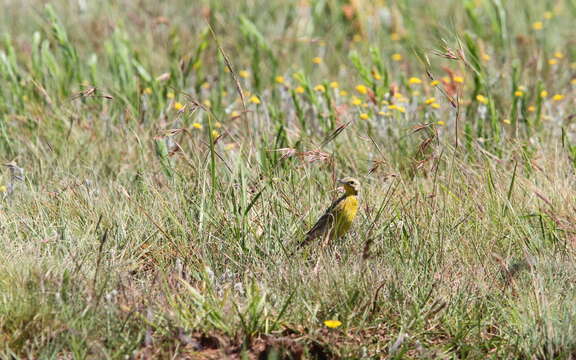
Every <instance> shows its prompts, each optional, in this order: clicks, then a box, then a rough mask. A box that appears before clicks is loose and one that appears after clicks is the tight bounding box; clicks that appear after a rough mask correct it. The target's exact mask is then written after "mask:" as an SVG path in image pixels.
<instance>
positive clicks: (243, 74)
mask: <svg viewBox="0 0 576 360" xmlns="http://www.w3.org/2000/svg"><path fill="white" fill-rule="evenodd" d="M238 76H240V77H241V78H244V79H246V78H248V76H250V73H249V72H248V71H246V70H240V71H238Z"/></svg>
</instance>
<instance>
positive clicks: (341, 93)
mask: <svg viewBox="0 0 576 360" xmlns="http://www.w3.org/2000/svg"><path fill="white" fill-rule="evenodd" d="M340 96H348V91H346V90H340Z"/></svg>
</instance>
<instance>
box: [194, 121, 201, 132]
mask: <svg viewBox="0 0 576 360" xmlns="http://www.w3.org/2000/svg"><path fill="white" fill-rule="evenodd" d="M192 127H193V128H194V129H199V130H202V124H199V123H194V124H192Z"/></svg>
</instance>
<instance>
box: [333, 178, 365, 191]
mask: <svg viewBox="0 0 576 360" xmlns="http://www.w3.org/2000/svg"><path fill="white" fill-rule="evenodd" d="M338 182H339V183H340V184H342V185H343V186H344V191H345V192H346V195H357V194H358V192H359V191H360V182H359V181H358V180H356V179H354V178H351V177H345V178H342V179H339V180H338Z"/></svg>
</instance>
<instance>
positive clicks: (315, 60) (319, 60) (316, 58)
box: [312, 56, 322, 64]
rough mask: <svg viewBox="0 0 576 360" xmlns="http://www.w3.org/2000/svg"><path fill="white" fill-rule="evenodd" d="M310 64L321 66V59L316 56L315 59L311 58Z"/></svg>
mask: <svg viewBox="0 0 576 360" xmlns="http://www.w3.org/2000/svg"><path fill="white" fill-rule="evenodd" d="M312 62H313V63H314V64H321V63H322V58H321V57H318V56H316V57H315V58H312Z"/></svg>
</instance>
